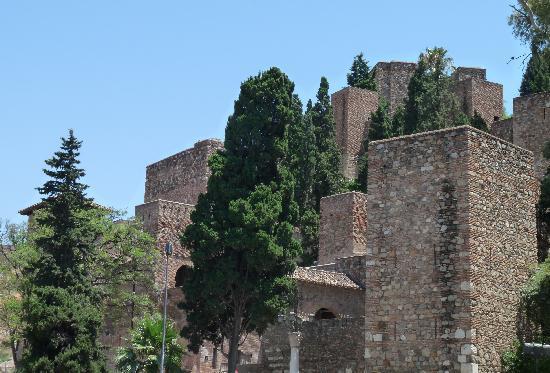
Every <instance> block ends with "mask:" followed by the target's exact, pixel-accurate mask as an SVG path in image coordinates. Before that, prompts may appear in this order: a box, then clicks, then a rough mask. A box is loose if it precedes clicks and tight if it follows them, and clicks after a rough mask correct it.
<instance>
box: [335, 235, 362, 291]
mask: <svg viewBox="0 0 550 373" xmlns="http://www.w3.org/2000/svg"><path fill="white" fill-rule="evenodd" d="M365 233H366V232H365ZM366 261H367V256H366V255H355V256H348V257H345V258H336V263H335V269H334V270H335V271H336V272H341V273H345V274H346V275H347V276H348V277H349V278H350V279H351V280H352V281H353V282H355V283H356V284H357V285H359V286H361V287H362V288H364V287H365V268H366Z"/></svg>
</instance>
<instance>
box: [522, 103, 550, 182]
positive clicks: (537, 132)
mask: <svg viewBox="0 0 550 373" xmlns="http://www.w3.org/2000/svg"><path fill="white" fill-rule="evenodd" d="M547 141H550V93H537V94H533V95H529V96H524V97H516V98H515V99H514V144H516V145H518V146H521V147H522V148H525V149H529V150H531V151H532V152H533V154H534V157H535V172H536V175H537V177H538V178H539V179H542V177H543V176H544V174H545V172H546V168H547V167H548V166H549V163H548V161H546V160H545V159H544V157H543V156H542V150H543V148H544V144H545V143H546V142H547Z"/></svg>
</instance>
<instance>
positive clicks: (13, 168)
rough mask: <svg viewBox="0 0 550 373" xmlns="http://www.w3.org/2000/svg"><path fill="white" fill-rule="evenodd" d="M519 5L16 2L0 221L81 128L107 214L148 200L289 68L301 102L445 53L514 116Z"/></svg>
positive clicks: (5, 51) (32, 197)
mask: <svg viewBox="0 0 550 373" xmlns="http://www.w3.org/2000/svg"><path fill="white" fill-rule="evenodd" d="M511 3H512V0H508V1H502V0H483V1H480V0H461V1H442V0H421V1H408V0H394V1H376V2H375V1H364V0H363V1H347V0H340V1H306V0H300V1H298V0H293V1H292V0H284V1H270V2H267V1H252V0H250V1H237V0H235V1H181V0H180V1H168V0H166V1H139V0H132V1H130V0H126V1H124V0H118V1H112V0H95V1H69V0H67V1H56V0H51V1H38V0H36V1H26V0H17V1H4V2H1V3H0V160H1V162H2V180H1V181H0V218H4V219H6V218H7V219H10V220H11V221H21V220H23V218H22V217H19V216H18V214H17V211H18V210H19V209H21V208H23V207H25V206H27V205H30V204H32V203H34V202H36V201H38V200H39V195H38V193H37V191H36V190H35V189H34V188H35V187H37V186H40V185H41V184H42V183H43V182H44V181H45V177H44V176H43V174H42V168H43V167H44V163H43V161H44V159H46V158H48V157H50V156H51V154H52V153H53V152H54V151H56V150H57V149H58V147H59V143H60V142H59V138H60V137H61V136H63V135H66V134H67V130H68V128H73V129H74V130H75V134H76V136H77V137H79V138H80V139H81V140H83V141H84V144H83V148H82V156H81V159H82V165H83V167H84V168H85V169H86V171H87V176H86V178H85V182H86V183H87V184H89V185H90V186H91V188H90V195H91V196H92V197H94V198H95V199H96V201H97V202H99V203H102V204H105V205H109V206H113V207H117V208H123V209H127V210H128V211H129V212H130V215H132V214H133V208H134V206H135V205H136V204H139V203H141V202H142V201H143V190H144V181H145V166H146V165H147V164H150V163H152V162H155V161H157V160H160V159H162V158H164V157H166V156H169V155H171V154H173V153H176V152H178V151H181V150H183V149H186V148H188V147H191V146H192V145H193V144H194V143H195V142H196V141H198V140H201V139H205V138H212V137H215V138H223V133H224V127H225V124H226V120H227V117H228V115H229V114H230V113H231V111H232V106H233V101H234V100H235V98H236V97H237V95H238V92H239V85H240V83H241V82H242V81H243V80H244V79H246V78H247V77H248V76H250V75H254V74H256V73H258V72H259V71H260V70H264V69H266V68H269V67H270V66H278V67H280V68H281V69H282V70H283V71H285V72H286V73H287V74H288V75H289V76H290V78H291V79H292V80H293V81H294V82H295V84H296V90H297V93H298V94H299V95H300V97H301V99H302V101H303V102H305V101H306V100H307V99H308V98H311V97H314V95H315V92H316V89H317V87H318V84H319V79H320V77H321V76H322V75H324V76H326V77H327V78H328V79H329V82H330V84H331V91H335V90H338V89H340V88H342V87H344V86H345V80H346V73H347V71H348V69H349V66H350V65H351V62H352V59H353V56H354V55H356V54H357V53H358V52H360V51H363V52H365V55H366V57H367V59H368V60H370V61H371V65H374V64H375V63H376V62H378V61H390V60H400V61H416V59H417V57H418V54H419V53H420V52H421V51H422V50H424V49H425V48H426V47H433V46H443V47H445V48H447V49H448V50H449V54H450V56H451V57H453V58H454V62H455V65H456V66H478V67H485V68H487V75H488V79H489V80H492V81H495V82H499V83H502V84H504V90H505V103H506V106H507V109H508V111H509V112H510V111H511V104H512V99H513V97H515V96H516V95H517V91H518V88H519V85H520V82H521V76H522V71H523V66H522V65H521V64H520V63H519V62H515V63H508V61H509V59H510V57H511V56H517V55H521V54H522V53H525V51H526V48H525V47H524V46H522V45H521V44H520V43H519V42H518V41H517V40H515V39H514V38H513V36H512V31H511V29H510V27H509V26H508V25H507V16H508V14H509V13H510V8H509V4H511Z"/></svg>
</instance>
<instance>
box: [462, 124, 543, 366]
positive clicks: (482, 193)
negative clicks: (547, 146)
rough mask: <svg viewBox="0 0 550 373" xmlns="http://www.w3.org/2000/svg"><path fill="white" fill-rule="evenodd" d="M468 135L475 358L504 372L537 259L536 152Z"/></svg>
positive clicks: (479, 362) (482, 364)
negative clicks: (504, 355) (502, 361)
mask: <svg viewBox="0 0 550 373" xmlns="http://www.w3.org/2000/svg"><path fill="white" fill-rule="evenodd" d="M468 135H469V136H468V138H469V145H468V148H469V151H468V153H469V157H468V158H469V161H468V190H469V201H468V210H469V219H468V226H469V243H468V249H469V253H468V254H469V260H470V282H469V284H468V286H469V287H470V289H471V290H470V292H471V299H472V304H471V306H472V308H471V313H472V323H471V330H472V332H471V334H472V341H471V342H472V344H473V346H475V348H476V349H477V353H474V354H473V355H472V362H473V363H477V364H479V368H480V371H482V372H500V371H501V368H500V355H501V353H502V352H503V351H504V350H506V349H508V348H509V347H510V346H511V344H512V342H513V340H514V339H516V327H517V320H518V319H517V316H518V314H517V312H518V307H519V301H520V290H521V288H522V287H523V286H524V285H525V284H526V282H527V280H528V278H529V275H530V274H531V270H532V268H533V265H534V264H535V263H536V261H537V239H536V232H537V227H536V209H535V205H536V203H537V202H538V190H539V186H538V181H537V179H536V177H535V174H534V170H533V154H532V153H531V152H529V151H526V150H524V149H521V148H519V147H517V146H514V145H511V144H509V143H504V142H502V141H499V140H497V139H495V138H493V137H489V136H486V135H483V134H480V133H477V132H471V133H469V134H468ZM465 254H466V253H465Z"/></svg>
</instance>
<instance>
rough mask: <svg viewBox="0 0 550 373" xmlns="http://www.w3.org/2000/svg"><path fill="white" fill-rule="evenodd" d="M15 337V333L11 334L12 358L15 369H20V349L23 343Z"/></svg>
mask: <svg viewBox="0 0 550 373" xmlns="http://www.w3.org/2000/svg"><path fill="white" fill-rule="evenodd" d="M13 335H14V333H12V332H10V337H11V341H10V347H11V357H12V359H13V365H14V366H15V368H19V357H20V355H21V351H20V347H21V344H20V342H21V341H20V340H18V339H15V338H13Z"/></svg>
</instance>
